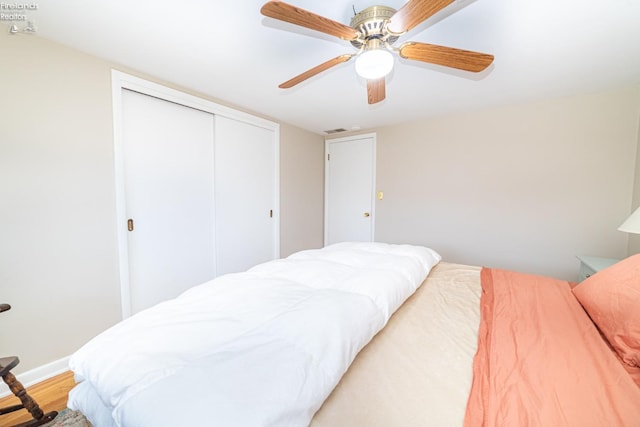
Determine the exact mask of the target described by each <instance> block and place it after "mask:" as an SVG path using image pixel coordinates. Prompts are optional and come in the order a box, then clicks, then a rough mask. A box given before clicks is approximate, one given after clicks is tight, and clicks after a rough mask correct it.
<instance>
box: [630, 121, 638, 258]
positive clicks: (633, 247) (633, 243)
mask: <svg viewBox="0 0 640 427" xmlns="http://www.w3.org/2000/svg"><path fill="white" fill-rule="evenodd" d="M639 206H640V118H639V119H638V152H637V153H636V174H635V180H634V184H633V201H632V203H631V211H630V212H629V214H631V212H633V211H634V210H635V209H637V208H638V207H639ZM627 252H628V255H633V254H638V253H640V235H638V234H629V246H628V250H627Z"/></svg>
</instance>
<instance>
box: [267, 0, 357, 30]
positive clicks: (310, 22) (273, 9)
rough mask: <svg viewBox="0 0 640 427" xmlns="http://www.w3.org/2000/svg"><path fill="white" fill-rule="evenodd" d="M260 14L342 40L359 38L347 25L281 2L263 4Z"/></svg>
mask: <svg viewBox="0 0 640 427" xmlns="http://www.w3.org/2000/svg"><path fill="white" fill-rule="evenodd" d="M260 12H261V13H262V14H263V15H264V16H268V17H269V18H274V19H279V20H280V21H285V22H289V23H290V24H295V25H300V26H301V27H305V28H309V29H312V30H316V31H320V32H321V33H326V34H329V35H331V36H335V37H339V38H341V39H344V40H355V39H357V38H358V36H359V33H358V32H357V31H356V30H354V29H353V28H351V27H349V26H347V25H344V24H341V23H339V22H336V21H333V20H331V19H329V18H325V17H324V16H320V15H316V14H315V13H312V12H309V11H307V10H304V9H300V8H299V7H296V6H292V5H290V4H287V3H284V2H281V1H269V2H267V3H265V4H264V6H262V9H260Z"/></svg>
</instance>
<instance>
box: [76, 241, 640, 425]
mask: <svg viewBox="0 0 640 427" xmlns="http://www.w3.org/2000/svg"><path fill="white" fill-rule="evenodd" d="M639 278H640V256H636V257H630V258H629V259H627V260H624V261H622V262H621V263H619V264H617V265H615V266H613V267H611V268H609V269H607V270H603V271H602V272H600V273H598V274H596V275H594V276H592V277H591V278H589V279H587V280H586V281H584V282H582V283H580V284H579V285H578V286H576V287H574V286H573V284H571V283H568V282H565V281H561V280H555V279H552V278H547V277H542V276H534V275H527V274H521V273H516V272H510V271H504V270H498V269H489V268H481V267H477V266H467V265H459V264H453V263H447V262H444V261H441V259H440V256H439V255H438V254H437V253H436V252H435V251H433V250H431V249H429V248H425V247H421V246H411V245H390V244H384V243H341V244H337V245H332V246H329V247H326V248H323V249H319V250H311V251H302V252H299V253H297V254H294V255H292V256H290V257H288V258H286V259H283V260H277V261H272V262H269V263H265V264H261V265H259V266H256V267H254V268H253V269H250V270H249V271H247V272H245V273H240V274H234V275H226V276H222V277H220V278H217V279H215V280H214V281H212V282H208V283H206V284H203V285H200V286H198V287H196V288H193V289H191V290H189V291H187V292H185V293H184V294H183V295H181V296H180V297H178V298H176V299H175V300H172V301H168V302H165V303H161V304H159V305H158V306H156V307H153V308H151V309H149V310H145V311H144V312H142V313H139V314H137V315H135V316H132V317H131V318H129V319H127V320H125V321H123V322H121V323H120V324H118V325H116V326H114V327H113V328H111V329H109V330H108V331H105V332H104V333H103V334H100V335H99V336H98V337H96V338H94V339H93V340H91V341H90V342H89V343H87V344H86V345H85V346H83V348H81V349H80V350H79V351H78V352H76V353H75V354H74V355H73V356H72V358H71V361H70V367H71V369H72V370H73V371H74V373H75V374H76V378H77V380H78V381H79V384H78V385H77V386H76V387H75V388H74V389H73V390H72V391H71V393H70V395H69V406H70V407H71V408H72V409H77V410H80V411H81V412H83V413H84V414H85V415H86V416H87V418H89V420H90V421H91V422H92V424H93V425H94V426H96V427H102V426H104V427H109V426H123V427H125V426H127V427H128V426H135V427H146V426H154V427H158V426H174V425H207V426H218V425H219V426H305V425H311V426H313V427H329V426H331V427H334V426H425V425H434V426H461V427H462V426H464V427H470V426H502V425H521V426H537V425H539V426H548V425H554V426H563V425H564V426H577V425H580V426H604V425H607V426H609V425H612V426H613V425H615V426H640V378H639V376H638V372H637V371H638V370H640V368H638V366H639V365H640V359H639V356H638V354H640V340H639V337H640V330H639V328H640V315H639V314H637V313H636V312H640V310H638V307H639V306H640V305H639V304H640V286H639V285H638V284H639V283H640V279H639ZM590 316H591V317H590Z"/></svg>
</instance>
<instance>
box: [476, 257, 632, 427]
mask: <svg viewBox="0 0 640 427" xmlns="http://www.w3.org/2000/svg"><path fill="white" fill-rule="evenodd" d="M481 277H482V290H483V294H482V298H481V316H482V319H481V323H480V331H479V338H478V351H477V354H476V356H475V359H474V365H473V371H474V378H473V384H472V389H471V393H470V395H469V402H468V405H467V413H466V417H465V424H464V425H465V427H481V426H483V427H489V426H581V427H586V426H594V427H595V426H636V427H637V426H640V388H638V386H637V385H636V384H635V383H634V382H633V380H632V379H631V377H630V376H629V374H628V373H627V372H626V370H625V369H624V367H623V366H622V364H621V363H620V361H619V360H617V359H616V357H615V355H614V354H613V352H612V350H611V349H610V348H609V347H608V346H607V343H606V342H605V341H604V340H603V338H602V337H601V336H600V334H599V332H598V330H597V329H596V327H595V326H594V324H593V323H592V322H591V320H590V319H589V317H588V316H587V314H586V313H585V311H584V310H583V309H582V307H581V306H580V304H579V302H578V301H577V300H576V299H575V297H574V296H573V295H572V293H571V287H570V284H569V283H568V282H565V281H561V280H556V279H551V278H547V277H542V276H534V275H527V274H522V273H515V272H510V271H503V270H496V269H487V268H485V269H483V271H482V274H481Z"/></svg>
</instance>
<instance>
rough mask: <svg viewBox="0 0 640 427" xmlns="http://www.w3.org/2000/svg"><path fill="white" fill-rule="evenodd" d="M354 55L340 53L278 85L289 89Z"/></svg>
mask: <svg viewBox="0 0 640 427" xmlns="http://www.w3.org/2000/svg"><path fill="white" fill-rule="evenodd" d="M352 57H353V55H340V56H337V57H335V58H333V59H330V60H328V61H327V62H323V63H322V64H320V65H317V66H315V67H313V68H312V69H310V70H307V71H305V72H304V73H302V74H299V75H297V76H295V77H294V78H292V79H291V80H287V81H286V82H284V83H282V84H281V85H280V86H278V87H279V88H281V89H289V88H290V87H293V86H295V85H297V84H298V83H302V82H303V81H305V80H307V79H308V78H310V77H313V76H315V75H316V74H320V73H321V72H323V71H325V70H328V69H329V68H331V67H333V66H335V65H338V64H342V63H343V62H347V61H348V60H350V59H351V58H352Z"/></svg>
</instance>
